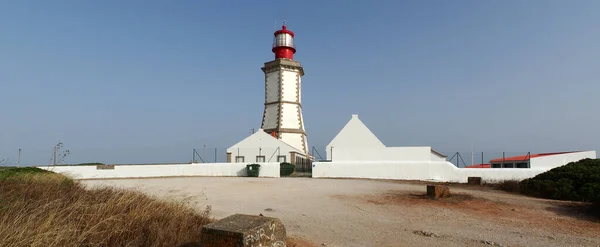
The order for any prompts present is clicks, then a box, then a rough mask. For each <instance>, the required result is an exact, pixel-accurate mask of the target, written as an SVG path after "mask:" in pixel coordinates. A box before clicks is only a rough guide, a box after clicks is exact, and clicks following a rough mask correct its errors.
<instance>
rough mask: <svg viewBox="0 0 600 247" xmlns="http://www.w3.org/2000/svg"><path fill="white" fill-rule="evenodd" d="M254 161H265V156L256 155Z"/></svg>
mask: <svg viewBox="0 0 600 247" xmlns="http://www.w3.org/2000/svg"><path fill="white" fill-rule="evenodd" d="M256 162H265V156H256Z"/></svg>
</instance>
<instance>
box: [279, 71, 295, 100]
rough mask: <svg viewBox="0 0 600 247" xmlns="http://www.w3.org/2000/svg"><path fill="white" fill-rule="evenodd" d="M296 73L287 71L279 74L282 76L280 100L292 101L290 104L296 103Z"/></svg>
mask: <svg viewBox="0 0 600 247" xmlns="http://www.w3.org/2000/svg"><path fill="white" fill-rule="evenodd" d="M298 73H299V72H298V71H289V70H283V71H282V72H281V74H282V81H281V83H282V91H283V94H282V99H283V100H284V101H292V102H297V101H298V94H297V92H298V91H297V90H299V89H298V86H297V84H296V79H297V78H298Z"/></svg>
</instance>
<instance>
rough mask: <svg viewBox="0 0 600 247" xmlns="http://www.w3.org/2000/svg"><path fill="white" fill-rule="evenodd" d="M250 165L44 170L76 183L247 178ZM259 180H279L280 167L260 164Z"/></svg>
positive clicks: (46, 167)
mask: <svg viewBox="0 0 600 247" xmlns="http://www.w3.org/2000/svg"><path fill="white" fill-rule="evenodd" d="M246 164H249V163H247V162H246V163H196V164H165V165H115V169H114V170H113V169H106V170H97V169H96V166H56V167H48V166H40V167H39V168H41V169H46V170H50V171H53V172H56V173H61V174H64V175H67V176H70V177H72V178H74V179H91V178H104V179H109V178H150V177H179V176H209V177H236V176H241V177H244V176H247V173H246ZM260 165H261V170H260V173H259V177H279V163H260Z"/></svg>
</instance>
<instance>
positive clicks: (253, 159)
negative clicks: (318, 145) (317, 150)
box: [227, 129, 308, 164]
mask: <svg viewBox="0 0 600 247" xmlns="http://www.w3.org/2000/svg"><path fill="white" fill-rule="evenodd" d="M227 162H228V163H246V164H250V163H265V162H279V163H281V162H288V163H292V164H302V163H306V162H308V159H307V157H306V155H305V154H304V153H303V151H302V150H298V149H297V148H295V147H292V146H291V145H289V144H287V143H286V142H284V141H282V140H279V139H277V138H275V137H273V136H271V135H269V134H267V133H266V132H265V131H264V130H262V129H260V130H258V131H257V132H256V133H254V134H252V135H250V136H248V137H247V138H246V139H244V140H242V141H240V142H238V143H236V144H235V145H233V146H231V147H230V148H228V149H227Z"/></svg>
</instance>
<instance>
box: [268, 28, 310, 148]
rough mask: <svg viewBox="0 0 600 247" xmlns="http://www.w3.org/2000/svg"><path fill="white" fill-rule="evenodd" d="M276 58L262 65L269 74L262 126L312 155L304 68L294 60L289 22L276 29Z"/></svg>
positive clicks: (274, 43) (292, 36) (294, 48)
mask: <svg viewBox="0 0 600 247" xmlns="http://www.w3.org/2000/svg"><path fill="white" fill-rule="evenodd" d="M274 35H275V37H274V40H273V48H272V49H271V51H272V52H273V53H274V54H275V60H273V61H270V62H266V63H265V66H264V67H262V71H263V72H264V73H265V110H264V113H263V119H262V129H263V130H264V131H266V132H267V133H269V134H272V135H273V136H274V137H276V138H278V139H280V140H282V141H284V142H285V143H287V144H289V145H291V146H293V147H295V148H296V149H298V150H300V151H302V152H304V154H306V155H308V150H309V148H308V142H307V140H306V131H305V129H304V119H303V118H302V104H301V102H302V88H301V85H302V76H303V75H304V69H303V68H302V65H301V64H300V63H299V62H298V61H294V54H295V53H296V47H295V46H294V32H292V31H290V30H288V29H287V27H286V26H285V23H284V24H283V26H282V27H281V29H280V30H277V31H275V33H274Z"/></svg>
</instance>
